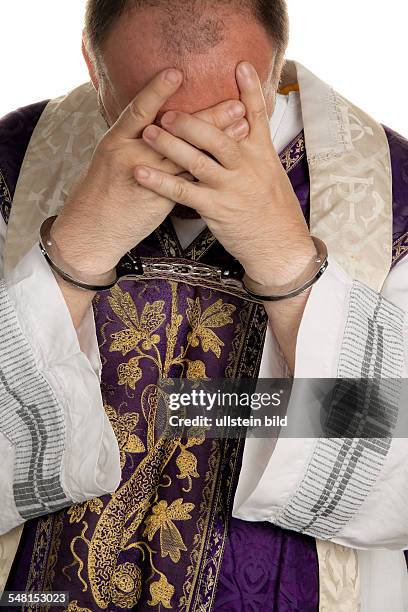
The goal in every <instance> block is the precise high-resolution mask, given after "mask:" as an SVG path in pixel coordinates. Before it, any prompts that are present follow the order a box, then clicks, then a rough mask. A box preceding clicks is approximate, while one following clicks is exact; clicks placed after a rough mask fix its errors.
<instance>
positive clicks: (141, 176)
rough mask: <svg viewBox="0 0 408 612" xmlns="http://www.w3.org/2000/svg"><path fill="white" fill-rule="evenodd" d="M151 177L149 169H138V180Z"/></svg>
mask: <svg viewBox="0 0 408 612" xmlns="http://www.w3.org/2000/svg"><path fill="white" fill-rule="evenodd" d="M149 177H150V171H149V170H147V168H137V170H136V179H148V178H149Z"/></svg>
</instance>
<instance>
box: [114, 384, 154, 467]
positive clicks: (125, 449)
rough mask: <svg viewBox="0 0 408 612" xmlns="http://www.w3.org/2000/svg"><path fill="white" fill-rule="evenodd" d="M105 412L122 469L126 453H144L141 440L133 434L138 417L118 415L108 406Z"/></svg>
mask: <svg viewBox="0 0 408 612" xmlns="http://www.w3.org/2000/svg"><path fill="white" fill-rule="evenodd" d="M119 384H120V382H119ZM105 412H106V414H107V415H108V418H109V421H110V423H111V425H112V428H113V431H114V432H115V436H116V439H117V441H118V446H119V450H120V465H121V467H122V469H123V467H124V465H125V463H126V453H144V452H145V451H146V448H145V445H144V444H143V442H142V440H141V439H140V438H139V436H137V435H136V434H135V433H133V432H134V430H135V428H136V427H137V424H138V423H139V416H140V415H139V414H137V413H134V412H131V413H125V414H118V413H117V412H116V410H115V409H114V408H113V407H112V406H108V405H107V406H105Z"/></svg>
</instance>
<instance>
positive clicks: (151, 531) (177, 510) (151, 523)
mask: <svg viewBox="0 0 408 612" xmlns="http://www.w3.org/2000/svg"><path fill="white" fill-rule="evenodd" d="M193 509H194V504H190V503H183V499H182V498H179V499H176V500H175V501H174V502H172V503H171V504H170V506H169V505H168V503H167V502H166V501H164V500H162V501H160V502H159V503H158V504H156V505H155V506H153V508H152V513H151V515H150V516H148V517H147V519H146V520H145V525H146V529H145V531H144V534H143V535H144V536H147V538H148V540H149V542H151V541H152V539H153V537H154V536H155V534H156V532H157V531H159V530H160V548H161V555H162V557H167V555H169V557H170V559H171V560H172V561H173V562H174V563H177V562H178V561H180V556H181V551H186V550H187V549H186V547H185V544H184V542H183V538H182V537H181V533H180V532H179V530H178V529H177V527H176V526H175V524H174V521H187V520H189V519H191V515H190V514H189V513H190V512H191V510H193Z"/></svg>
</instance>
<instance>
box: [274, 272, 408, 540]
mask: <svg viewBox="0 0 408 612" xmlns="http://www.w3.org/2000/svg"><path fill="white" fill-rule="evenodd" d="M403 325H404V313H403V311H402V310H400V309H399V308H397V307H396V306H394V305H393V304H391V303H390V302H388V301H387V300H385V299H384V298H383V297H381V296H380V295H378V294H377V293H375V292H373V291H371V289H369V288H367V287H365V286H364V285H362V284H361V283H359V282H354V283H353V286H352V290H351V294H350V304H349V312H348V318H347V322H346V326H345V332H344V336H343V342H342V347H341V352H340V359H339V365H338V380H337V383H336V385H335V388H334V393H333V395H332V400H331V403H330V407H329V409H328V411H327V414H326V422H325V434H326V437H324V438H321V439H319V440H318V442H317V444H316V447H315V451H314V453H313V456H312V458H311V461H310V463H309V465H308V467H307V470H306V473H305V476H304V478H303V480H302V481H301V483H300V485H299V487H298V490H297V492H296V493H295V495H294V496H293V497H292V498H291V500H290V501H289V503H288V504H287V505H286V507H285V508H283V510H282V512H281V514H280V516H279V517H278V519H277V521H275V522H277V524H278V525H280V526H281V527H284V528H286V529H293V530H296V531H302V532H304V533H307V534H309V535H312V536H314V537H317V538H320V539H328V538H332V537H334V536H335V535H336V534H338V533H339V532H340V531H341V529H342V528H343V527H344V526H345V525H347V523H348V522H349V521H350V520H351V518H352V517H353V516H354V515H355V514H356V513H357V512H358V510H359V509H360V507H361V505H362V503H363V502H364V500H365V499H366V498H367V496H368V494H369V493H370V490H371V489H372V487H373V485H374V483H375V482H376V480H377V478H378V475H379V473H380V471H381V469H382V467H383V465H384V462H385V460H386V457H387V454H388V451H389V449H390V445H391V440H392V434H393V431H394V430H395V426H396V423H397V418H398V409H399V403H400V392H401V376H402V368H403V360H404V347H403ZM351 379H357V380H356V382H355V384H354V382H353V381H352V380H351ZM345 432H347V435H345ZM350 432H352V433H351V435H350ZM354 436H356V437H354Z"/></svg>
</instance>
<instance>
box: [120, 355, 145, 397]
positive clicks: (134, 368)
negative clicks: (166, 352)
mask: <svg viewBox="0 0 408 612" xmlns="http://www.w3.org/2000/svg"><path fill="white" fill-rule="evenodd" d="M139 361H140V357H134V358H133V359H131V360H130V361H129V362H128V363H121V364H120V366H119V367H118V383H119V385H128V386H129V387H130V388H131V389H133V390H135V389H136V383H138V382H139V380H141V378H142V368H140V367H139Z"/></svg>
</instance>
